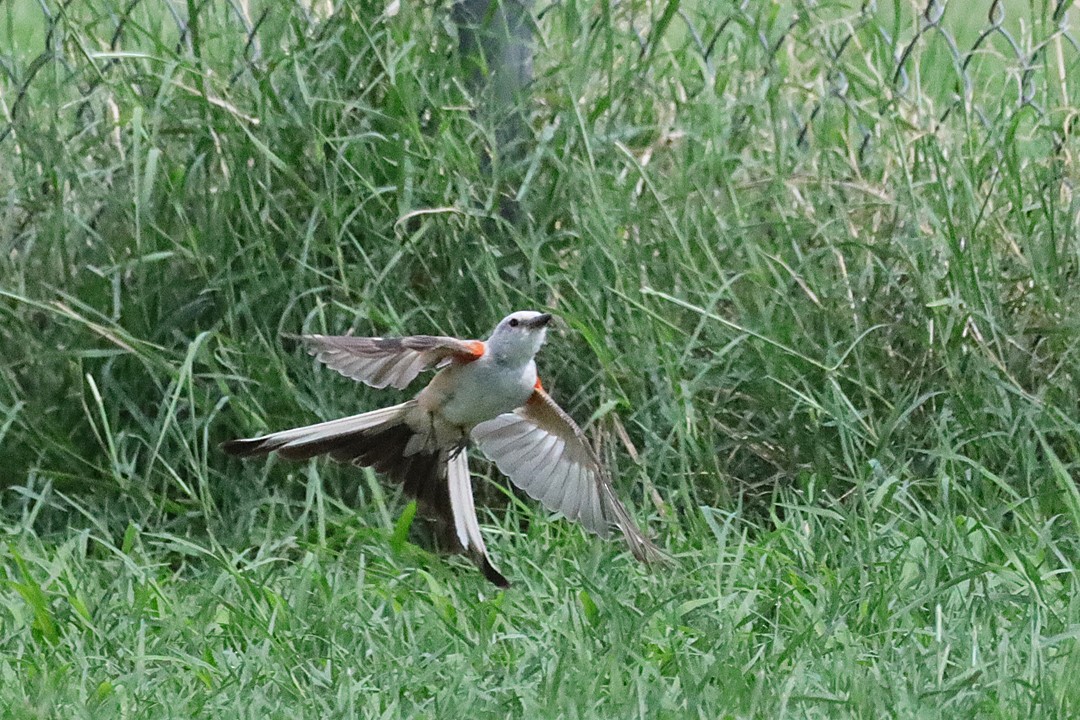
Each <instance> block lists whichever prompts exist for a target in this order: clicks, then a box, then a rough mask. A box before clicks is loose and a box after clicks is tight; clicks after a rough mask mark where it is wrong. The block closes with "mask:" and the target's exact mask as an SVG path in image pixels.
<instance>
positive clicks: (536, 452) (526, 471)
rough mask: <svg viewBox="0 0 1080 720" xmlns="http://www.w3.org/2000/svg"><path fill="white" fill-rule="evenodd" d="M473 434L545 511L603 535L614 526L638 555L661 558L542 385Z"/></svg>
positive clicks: (645, 558) (577, 431)
mask: <svg viewBox="0 0 1080 720" xmlns="http://www.w3.org/2000/svg"><path fill="white" fill-rule="evenodd" d="M472 437H473V439H474V440H475V441H476V444H477V445H478V446H479V447H480V449H481V450H482V451H483V452H484V454H485V455H487V456H488V457H489V458H491V460H492V461H493V462H494V463H495V465H496V466H497V467H498V468H499V471H500V472H502V473H503V474H504V475H506V476H507V477H508V478H510V480H511V481H512V482H513V483H514V484H515V485H517V486H518V487H519V488H521V489H522V490H524V491H525V492H527V493H528V494H529V495H530V496H532V497H534V498H536V499H537V500H539V501H540V502H542V503H543V504H544V506H545V507H547V508H548V509H549V510H554V511H556V512H561V513H562V514H563V515H565V516H566V517H567V518H568V519H570V520H577V521H578V522H580V523H581V524H582V525H584V526H585V527H586V528H587V529H588V530H591V531H592V532H594V533H596V534H597V535H600V536H601V537H607V535H608V532H609V529H610V527H611V526H612V525H615V526H616V527H618V528H619V530H621V531H622V534H623V535H624V536H625V537H626V542H627V543H628V544H629V545H630V550H631V551H632V552H633V553H634V556H635V557H636V558H637V559H639V560H643V561H654V560H660V559H662V558H663V554H662V553H661V552H660V550H659V548H657V547H656V546H655V545H653V543H652V542H651V541H650V540H649V539H648V538H647V537H645V534H644V533H642V532H641V530H639V529H638V527H637V525H636V524H634V521H633V519H632V518H631V517H630V513H629V512H627V510H626V507H625V506H624V505H623V504H622V502H620V500H619V498H618V497H616V495H615V488H614V487H612V484H611V479H610V478H609V477H608V475H607V473H606V472H605V471H604V468H603V466H602V465H601V463H600V460H599V458H597V457H596V453H595V452H593V450H592V448H591V447H590V446H589V444H588V442H586V440H585V434H584V433H583V432H582V431H581V428H579V427H578V426H577V424H576V423H574V421H573V419H572V418H571V417H570V416H569V415H567V414H566V413H565V412H563V410H562V408H560V407H559V406H558V405H556V404H555V401H554V400H552V399H551V396H550V395H548V394H547V393H546V392H544V391H543V390H542V389H541V388H539V387H538V388H537V389H536V390H535V391H534V392H533V394H532V397H530V398H529V401H528V402H526V403H525V404H524V405H523V406H521V407H520V408H518V409H517V410H515V411H514V412H512V413H506V414H503V415H499V416H498V417H495V418H493V419H491V420H488V421H487V422H483V423H480V424H479V425H477V426H476V427H475V428H473V431H472Z"/></svg>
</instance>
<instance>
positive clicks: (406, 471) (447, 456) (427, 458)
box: [221, 400, 510, 587]
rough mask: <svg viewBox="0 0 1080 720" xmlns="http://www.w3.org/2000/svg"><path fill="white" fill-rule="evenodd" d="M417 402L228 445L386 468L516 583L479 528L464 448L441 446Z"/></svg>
mask: <svg viewBox="0 0 1080 720" xmlns="http://www.w3.org/2000/svg"><path fill="white" fill-rule="evenodd" d="M415 409H416V401H415V400H410V401H409V402H406V403H402V404H401V405H394V406H392V407H388V408H383V409H381V410H373V411H371V412H367V413H363V414H362V415H352V416H350V417H346V418H341V419H340V420H331V421H329V422H323V423H318V424H315V425H306V426H304V427H299V428H293V429H291V430H282V431H281V432H276V433H271V434H269V435H263V436H262V437H257V438H247V439H243V440H230V441H229V442H226V443H223V444H222V446H221V447H222V448H223V449H224V450H225V451H226V452H228V453H230V454H232V455H238V456H240V457H252V456H257V455H268V454H270V453H274V452H276V453H277V454H278V455H281V456H282V457H284V458H287V459H289V460H306V459H308V458H312V457H315V456H316V455H329V456H330V457H332V458H334V459H335V460H340V461H342V462H349V463H353V464H354V465H360V466H364V467H371V468H373V469H374V470H376V471H378V472H381V473H384V474H386V475H388V476H389V477H390V478H392V479H394V480H396V481H397V482H400V483H401V484H402V485H403V487H404V490H405V492H406V494H408V495H410V496H412V497H415V498H416V500H417V502H418V503H419V505H420V507H421V508H422V509H423V510H424V511H425V512H426V513H427V514H429V515H432V516H434V517H436V518H437V519H439V521H440V522H441V523H442V524H443V526H444V527H445V529H447V530H449V531H450V532H449V538H450V540H451V542H452V544H453V546H454V547H453V550H455V551H456V552H463V553H465V554H466V555H469V556H470V557H471V558H472V559H473V561H474V562H475V563H476V564H477V565H478V566H479V567H480V569H481V570H482V571H483V572H484V575H485V577H487V579H488V580H490V581H491V582H493V583H494V584H496V585H498V586H500V587H507V586H509V584H510V583H509V582H508V581H507V580H506V578H505V577H503V576H502V574H501V573H499V571H498V570H497V569H496V568H495V567H494V566H493V565H492V564H491V561H490V559H489V558H488V555H487V548H485V547H484V539H483V537H482V536H481V535H480V527H479V525H478V524H477V521H476V510H475V509H474V507H473V500H472V485H471V483H470V479H469V469H468V465H467V462H466V460H465V448H464V447H460V448H439V447H437V445H436V443H435V441H434V438H432V437H430V434H429V431H427V430H426V428H425V423H423V422H417V421H416V413H415Z"/></svg>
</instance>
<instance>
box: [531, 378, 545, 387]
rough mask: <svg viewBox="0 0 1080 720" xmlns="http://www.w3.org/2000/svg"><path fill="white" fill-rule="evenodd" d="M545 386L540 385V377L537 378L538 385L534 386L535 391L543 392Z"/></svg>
mask: <svg viewBox="0 0 1080 720" xmlns="http://www.w3.org/2000/svg"><path fill="white" fill-rule="evenodd" d="M543 389H544V386H543V385H541V384H540V376H539V375H537V376H536V384H535V385H533V390H543Z"/></svg>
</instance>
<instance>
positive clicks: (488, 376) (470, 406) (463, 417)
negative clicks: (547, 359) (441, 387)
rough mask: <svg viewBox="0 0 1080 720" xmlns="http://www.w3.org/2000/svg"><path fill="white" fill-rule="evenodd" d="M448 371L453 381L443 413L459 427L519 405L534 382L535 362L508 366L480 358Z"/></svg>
mask: <svg viewBox="0 0 1080 720" xmlns="http://www.w3.org/2000/svg"><path fill="white" fill-rule="evenodd" d="M448 370H449V371H451V372H453V374H454V375H455V377H454V378H453V380H455V381H456V382H455V383H453V387H454V390H453V392H452V393H450V395H449V396H448V397H447V398H446V402H445V404H444V405H443V408H442V414H443V416H444V417H445V418H446V419H447V420H449V421H450V422H452V423H453V424H455V425H457V426H459V427H465V428H471V427H472V426H473V425H476V424H477V423H482V422H484V421H485V420H490V419H491V418H493V417H495V416H496V415H502V414H503V413H507V412H511V411H513V410H514V409H515V408H518V407H521V406H522V405H524V404H525V401H526V400H528V399H529V396H530V395H532V393H533V387H534V386H535V385H536V363H534V362H532V361H529V363H528V364H526V365H524V366H522V367H507V366H505V365H499V364H498V363H495V362H493V361H490V360H489V359H488V358H481V359H479V360H477V361H476V362H471V363H469V364H468V365H461V366H458V367H455V368H452V369H451V368H448Z"/></svg>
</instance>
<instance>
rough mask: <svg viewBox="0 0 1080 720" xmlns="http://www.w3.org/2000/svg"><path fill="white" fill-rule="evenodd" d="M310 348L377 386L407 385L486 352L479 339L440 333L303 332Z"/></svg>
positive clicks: (344, 372) (330, 363)
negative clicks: (374, 335)
mask: <svg viewBox="0 0 1080 720" xmlns="http://www.w3.org/2000/svg"><path fill="white" fill-rule="evenodd" d="M301 339H302V340H303V341H304V343H305V344H306V345H307V347H308V352H310V353H311V354H312V355H314V356H315V358H316V359H317V360H318V361H319V362H321V363H323V364H324V365H326V366H327V367H329V368H331V369H333V370H335V371H337V372H339V373H341V374H342V375H344V376H345V377H347V378H352V379H353V380H358V381H359V382H362V383H364V384H366V385H370V386H371V387H374V388H384V387H394V388H397V389H399V390H401V389H403V388H405V387H406V386H408V384H409V383H411V382H412V381H413V380H415V379H416V376H417V375H419V374H420V373H421V372H423V371H424V370H428V369H430V368H433V367H437V366H440V365H442V364H444V363H447V362H462V363H466V362H472V361H473V360H476V359H477V358H479V357H480V356H481V355H483V354H484V343H483V342H481V341H479V340H458V339H457V338H452V337H444V336H440V335H410V336H407V337H400V338H364V337H351V336H348V335H302V336H301Z"/></svg>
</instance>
